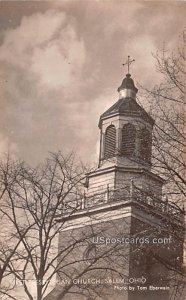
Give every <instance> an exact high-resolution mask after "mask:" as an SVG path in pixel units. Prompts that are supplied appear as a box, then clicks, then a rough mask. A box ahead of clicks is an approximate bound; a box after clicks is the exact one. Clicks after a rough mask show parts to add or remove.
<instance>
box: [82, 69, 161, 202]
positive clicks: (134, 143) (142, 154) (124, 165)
mask: <svg viewBox="0 0 186 300" xmlns="http://www.w3.org/2000/svg"><path fill="white" fill-rule="evenodd" d="M137 92H138V89H137V88H136V87H135V85H134V81H133V79H132V78H131V75H130V74H127V75H126V77H125V78H124V79H123V81H122V83H121V85H120V86H119V88H118V93H119V100H118V101H117V102H116V103H115V104H114V105H113V106H111V107H110V108H109V109H108V110H107V111H105V112H104V113H103V114H102V115H101V117H100V120H99V129H100V155H99V165H98V169H97V170H96V171H94V172H92V173H89V174H88V185H89V188H88V194H89V195H91V194H92V193H95V192H100V191H101V190H104V189H105V188H106V187H107V188H110V189H118V188H121V187H124V186H126V187H127V186H128V187H129V185H130V183H131V181H133V183H134V184H135V185H136V186H137V187H139V188H140V189H142V190H143V191H146V192H148V193H150V194H152V195H156V197H158V198H160V197H161V194H162V184H163V179H162V178H160V177H159V176H157V175H155V174H153V173H152V172H151V151H152V130H153V125H154V120H153V119H152V118H151V117H150V116H149V115H148V114H147V113H146V111H145V110H144V109H143V108H142V107H141V106H140V105H139V104H138V103H137V101H136V94H137Z"/></svg>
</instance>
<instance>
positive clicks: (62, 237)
mask: <svg viewBox="0 0 186 300" xmlns="http://www.w3.org/2000/svg"><path fill="white" fill-rule="evenodd" d="M137 92H138V89H137V88H136V86H135V84H134V81H133V79H132V78H131V75H130V74H129V73H128V74H127V75H126V77H125V78H124V79H123V81H122V83H121V85H120V86H119V87H118V94H119V97H118V98H119V99H118V100H117V102H116V103H114V104H113V105H112V106H111V107H110V108H109V109H108V110H106V111H105V112H104V113H103V114H102V115H101V116H100V120H99V125H98V126H99V130H100V153H99V162H98V167H97V169H96V170H93V171H91V172H89V173H88V174H87V179H86V184H85V185H86V188H85V192H84V195H83V196H82V197H80V198H78V199H76V201H75V200H74V206H71V209H66V211H65V210H64V211H63V214H62V215H61V216H60V217H58V222H64V229H63V230H62V231H61V232H60V234H59V251H61V249H63V247H64V246H65V245H67V244H68V245H73V247H72V248H73V249H72V250H71V251H69V253H66V255H65V256H63V258H62V259H61V261H60V268H59V272H58V280H59V282H61V283H60V284H58V285H57V286H56V288H55V289H54V290H53V291H52V292H51V293H50V294H49V295H48V296H47V297H46V298H45V299H46V300H51V299H54V300H61V299H66V300H94V299H95V300H101V299H103V300H115V299H117V300H171V299H182V300H183V299H184V295H183V290H182V283H181V280H180V276H179V274H180V270H181V268H182V260H183V221H184V219H183V218H184V211H183V210H182V209H180V208H179V207H178V206H177V205H176V204H174V203H171V202H169V200H168V199H167V198H166V199H164V197H162V187H163V184H164V180H163V179H162V178H161V177H160V176H158V175H157V174H154V173H153V172H152V170H151V166H152V133H153V126H154V120H153V119H152V117H151V116H150V115H149V114H148V113H147V112H146V111H145V110H144V109H143V108H142V107H141V106H140V105H139V104H138V102H137V100H136V95H137ZM63 255H64V253H63ZM175 286H176V287H177V292H175ZM176 293H177V295H176ZM174 295H176V297H177V298H174V297H173V296H174Z"/></svg>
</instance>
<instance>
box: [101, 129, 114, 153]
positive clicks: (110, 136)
mask: <svg viewBox="0 0 186 300" xmlns="http://www.w3.org/2000/svg"><path fill="white" fill-rule="evenodd" d="M115 151H116V128H115V126H114V125H110V126H108V127H107V129H106V132H105V155H104V158H105V159H107V158H110V157H113V156H114V155H115Z"/></svg>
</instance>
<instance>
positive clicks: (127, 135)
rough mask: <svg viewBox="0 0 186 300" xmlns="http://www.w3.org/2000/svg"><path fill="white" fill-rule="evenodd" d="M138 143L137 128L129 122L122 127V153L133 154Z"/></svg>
mask: <svg viewBox="0 0 186 300" xmlns="http://www.w3.org/2000/svg"><path fill="white" fill-rule="evenodd" d="M135 144H136V129H135V127H134V126H133V125H132V124H130V123H128V124H125V125H124V126H123V129H122V145H121V154H122V155H124V156H133V155H134V151H135Z"/></svg>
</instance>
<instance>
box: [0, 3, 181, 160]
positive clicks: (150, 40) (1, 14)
mask: <svg viewBox="0 0 186 300" xmlns="http://www.w3.org/2000/svg"><path fill="white" fill-rule="evenodd" d="M185 16H186V2H184V1H154V2H153V1H136V2H135V1H129V2H128V1H117V0H114V1H101V0H100V1H98V0H97V1H96V0H95V1H94V0H90V1H88V0H87V1H77V0H76V1H69V0H68V1H56V2H55V1H0V103H1V105H0V153H3V152H6V151H7V150H8V149H9V151H10V152H14V153H16V154H17V155H18V156H19V157H20V158H23V159H25V160H27V161H28V162H29V163H34V164H35V163H38V162H40V161H42V160H43V159H44V158H45V157H47V156H48V152H49V151H57V150H61V151H62V152H70V151H72V150H74V151H76V152H77V153H78V155H80V156H81V157H82V159H84V160H85V161H88V160H90V161H92V160H94V159H95V157H96V153H97V152H98V145H99V129H98V127H97V124H98V120H99V116H100V114H102V113H103V112H104V110H106V109H107V108H108V107H109V106H111V105H112V104H113V103H114V102H116V101H117V100H118V93H117V88H118V86H119V85H120V84H121V81H122V79H123V77H124V76H125V74H126V69H124V68H123V67H122V63H123V62H125V60H126V59H127V55H131V58H135V60H136V61H135V63H133V65H132V67H131V72H130V73H131V74H132V77H133V79H134V81H135V83H136V84H138V83H139V84H142V85H143V86H147V87H150V86H152V85H154V84H156V83H158V80H159V77H158V75H157V73H156V68H155V61H154V59H153V57H152V53H153V52H156V51H157V50H158V49H159V50H161V49H162V46H163V42H165V44H166V47H167V48H168V49H172V48H174V47H175V46H176V44H177V42H178V36H179V34H180V33H181V32H182V30H183V28H184V26H185V25H186V24H185Z"/></svg>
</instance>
